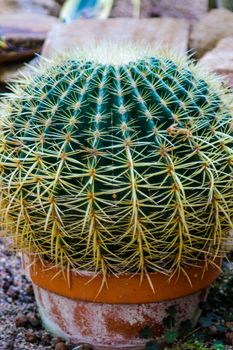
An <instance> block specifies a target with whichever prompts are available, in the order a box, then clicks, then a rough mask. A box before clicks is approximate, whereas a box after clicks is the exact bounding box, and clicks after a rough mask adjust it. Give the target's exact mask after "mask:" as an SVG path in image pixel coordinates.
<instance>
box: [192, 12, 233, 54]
mask: <svg viewBox="0 0 233 350" xmlns="http://www.w3.org/2000/svg"><path fill="white" fill-rule="evenodd" d="M230 35H233V12H231V11H228V10H226V9H214V10H211V11H210V12H209V13H208V14H207V15H205V16H204V17H203V18H202V19H201V20H200V21H199V22H197V23H195V24H194V25H193V28H192V30H191V35H190V48H192V49H194V51H195V52H196V57H197V58H200V57H201V56H203V55H204V54H205V53H206V52H207V51H209V50H211V49H213V48H214V47H215V46H216V45H217V43H218V42H219V40H221V39H223V38H225V37H227V36H230Z"/></svg>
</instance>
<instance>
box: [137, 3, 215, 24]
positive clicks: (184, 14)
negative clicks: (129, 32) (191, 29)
mask: <svg viewBox="0 0 233 350" xmlns="http://www.w3.org/2000/svg"><path fill="white" fill-rule="evenodd" d="M142 4H143V9H142V15H144V16H145V15H147V16H152V17H153V16H154V17H155V16H161V17H176V18H186V19H188V20H191V21H196V20H199V19H200V18H201V17H202V16H203V15H204V14H206V13H207V12H208V5H209V4H208V0H198V1H194V0H185V1H184V0H172V1H171V0H143V1H142Z"/></svg>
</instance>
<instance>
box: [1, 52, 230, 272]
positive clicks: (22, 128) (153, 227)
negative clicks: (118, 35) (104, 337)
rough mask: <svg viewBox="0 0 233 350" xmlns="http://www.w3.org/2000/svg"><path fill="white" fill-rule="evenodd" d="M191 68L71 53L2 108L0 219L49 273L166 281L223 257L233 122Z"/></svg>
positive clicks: (147, 58)
mask: <svg viewBox="0 0 233 350" xmlns="http://www.w3.org/2000/svg"><path fill="white" fill-rule="evenodd" d="M226 95H227V94H226V91H224V89H223V88H222V87H221V86H220V84H219V83H218V82H217V81H215V79H210V78H207V75H205V74H203V72H201V71H200V69H198V68H197V67H195V66H194V64H193V63H192V62H189V61H188V60H187V61H186V60H185V59H179V58H175V57H172V56H169V55H168V54H165V53H158V54H154V53H153V54H152V52H150V50H149V49H148V52H147V51H146V53H145V54H142V53H141V51H140V48H139V49H134V48H133V47H129V48H127V47H126V46H125V47H124V46H121V47H118V46H112V47H108V46H105V47H100V48H99V49H96V50H94V51H93V52H89V51H88V50H87V51H86V52H85V50H84V52H81V53H79V54H77V53H72V54H70V55H69V56H68V57H66V58H60V59H59V61H57V62H50V63H45V64H42V67H41V68H38V70H37V71H36V72H35V73H34V74H33V75H31V76H27V77H24V78H22V80H21V81H20V82H18V83H17V84H15V85H13V87H12V93H11V94H9V95H8V97H7V98H6V100H5V101H4V102H3V105H2V108H1V110H2V111H1V115H2V121H1V137H0V148H1V153H0V170H1V172H0V179H1V196H2V199H1V217H2V223H3V226H4V228H5V230H6V231H8V232H11V233H13V235H14V237H15V239H16V244H17V246H18V247H20V248H24V249H26V250H29V251H30V252H33V253H36V254H38V255H39V256H43V257H44V258H48V259H49V260H51V261H53V262H54V263H55V264H60V265H61V266H63V267H67V266H68V267H69V268H75V269H87V270H92V271H96V272H97V271H102V272H103V273H104V274H106V273H107V272H108V271H109V272H113V273H122V272H140V273H142V274H144V273H147V272H148V271H162V272H164V273H167V272H172V271H174V270H175V269H177V268H181V269H182V268H183V267H184V266H186V265H193V264H197V263H198V261H200V260H203V259H205V260H206V261H209V260H211V261H213V260H214V259H215V257H216V256H217V255H219V254H221V253H222V248H221V243H222V241H223V240H224V238H225V237H227V235H228V231H229V228H230V227H231V226H232V223H231V216H232V213H233V191H232V171H233V167H232V165H233V138H232V135H233V134H232V125H233V123H232V112H230V110H229V108H228V105H227V103H225V102H224V101H225V99H226Z"/></svg>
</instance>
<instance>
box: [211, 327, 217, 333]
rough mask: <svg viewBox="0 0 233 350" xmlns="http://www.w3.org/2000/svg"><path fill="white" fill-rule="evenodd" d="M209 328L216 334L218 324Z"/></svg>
mask: <svg viewBox="0 0 233 350" xmlns="http://www.w3.org/2000/svg"><path fill="white" fill-rule="evenodd" d="M209 330H210V333H211V334H216V333H217V327H216V326H210V327H209Z"/></svg>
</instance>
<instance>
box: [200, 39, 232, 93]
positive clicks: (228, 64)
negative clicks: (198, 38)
mask: <svg viewBox="0 0 233 350" xmlns="http://www.w3.org/2000/svg"><path fill="white" fill-rule="evenodd" d="M199 65H200V66H201V67H203V68H204V69H207V70H209V71H211V72H214V73H217V74H218V75H221V76H223V77H224V79H225V81H226V84H227V85H228V86H230V87H233V36H230V37H228V38H225V39H222V40H220V42H219V44H218V45H217V46H216V48H215V49H213V50H211V51H209V52H208V53H206V54H205V55H204V56H203V57H202V58H201V59H200V61H199Z"/></svg>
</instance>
